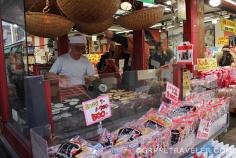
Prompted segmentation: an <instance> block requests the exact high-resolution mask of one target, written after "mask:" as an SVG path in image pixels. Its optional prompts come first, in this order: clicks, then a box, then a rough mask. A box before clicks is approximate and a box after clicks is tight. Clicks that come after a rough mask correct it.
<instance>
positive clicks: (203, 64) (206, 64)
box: [197, 58, 218, 71]
mask: <svg viewBox="0 0 236 158" xmlns="http://www.w3.org/2000/svg"><path fill="white" fill-rule="evenodd" d="M197 67H198V68H197V69H198V71H209V70H214V69H216V68H217V67H218V65H217V60H216V58H198V59H197Z"/></svg>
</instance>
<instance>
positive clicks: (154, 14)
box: [117, 7, 164, 30]
mask: <svg viewBox="0 0 236 158" xmlns="http://www.w3.org/2000/svg"><path fill="white" fill-rule="evenodd" d="M163 14H164V8H163V7H154V8H148V9H142V10H138V11H135V12H133V13H130V14H127V15H124V16H121V17H119V18H118V19H117V24H119V25H120V26H122V27H124V28H126V29H130V30H141V29H145V28H148V27H150V26H153V25H155V24H156V23H158V22H159V21H160V20H161V19H162V17H163Z"/></svg>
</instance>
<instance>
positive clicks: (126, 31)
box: [117, 30, 133, 34]
mask: <svg viewBox="0 0 236 158" xmlns="http://www.w3.org/2000/svg"><path fill="white" fill-rule="evenodd" d="M132 31H133V30H125V31H120V32H117V34H121V33H129V32H132Z"/></svg>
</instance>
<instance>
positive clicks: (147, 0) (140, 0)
mask: <svg viewBox="0 0 236 158" xmlns="http://www.w3.org/2000/svg"><path fill="white" fill-rule="evenodd" d="M138 1H139V2H144V3H150V4H155V0H138Z"/></svg>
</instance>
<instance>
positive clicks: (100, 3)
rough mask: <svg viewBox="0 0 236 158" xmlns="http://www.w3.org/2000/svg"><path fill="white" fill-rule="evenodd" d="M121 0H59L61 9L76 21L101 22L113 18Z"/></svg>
mask: <svg viewBox="0 0 236 158" xmlns="http://www.w3.org/2000/svg"><path fill="white" fill-rule="evenodd" d="M120 3H121V2H120V0H57V4H58V6H59V8H60V9H61V11H62V12H63V13H64V14H65V15H66V16H67V17H68V18H69V19H71V20H72V21H73V22H74V23H79V22H84V23H99V22H103V21H105V20H106V19H109V18H111V17H112V16H113V15H114V14H115V13H116V11H117V10H118V9H119V7H120Z"/></svg>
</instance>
